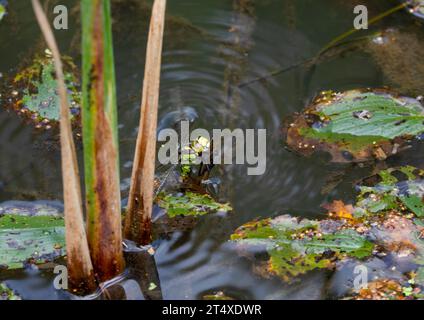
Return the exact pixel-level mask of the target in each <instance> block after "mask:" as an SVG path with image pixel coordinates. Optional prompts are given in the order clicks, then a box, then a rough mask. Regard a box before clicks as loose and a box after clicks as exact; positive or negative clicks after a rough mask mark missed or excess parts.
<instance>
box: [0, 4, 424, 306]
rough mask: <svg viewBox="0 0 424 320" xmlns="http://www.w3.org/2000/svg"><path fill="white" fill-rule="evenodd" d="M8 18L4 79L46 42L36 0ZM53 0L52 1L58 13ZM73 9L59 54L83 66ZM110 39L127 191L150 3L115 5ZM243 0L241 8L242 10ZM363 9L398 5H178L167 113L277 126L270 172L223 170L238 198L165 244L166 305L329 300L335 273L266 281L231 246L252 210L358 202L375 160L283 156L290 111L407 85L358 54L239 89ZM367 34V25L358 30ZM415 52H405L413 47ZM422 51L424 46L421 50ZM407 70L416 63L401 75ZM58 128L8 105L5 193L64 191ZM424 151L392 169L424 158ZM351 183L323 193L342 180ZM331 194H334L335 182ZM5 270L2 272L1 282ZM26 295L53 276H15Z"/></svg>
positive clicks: (202, 121)
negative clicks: (52, 130)
mask: <svg viewBox="0 0 424 320" xmlns="http://www.w3.org/2000/svg"><path fill="white" fill-rule="evenodd" d="M9 2H10V15H9V17H8V19H7V20H4V21H2V22H1V23H0V54H1V59H0V72H2V73H3V74H7V73H8V72H12V73H13V70H14V69H16V67H17V66H18V65H20V64H21V63H22V61H24V59H25V58H27V57H29V56H30V55H31V54H32V53H34V52H37V51H40V50H44V47H43V42H42V39H41V35H40V32H39V29H38V26H37V24H36V22H35V20H34V17H33V13H32V10H31V7H30V6H29V2H27V1H9ZM53 3H54V1H50V6H49V8H52V6H53ZM61 3H65V4H67V5H68V8H69V9H70V14H71V23H70V29H69V30H68V31H57V32H56V35H57V37H58V39H59V40H60V45H61V49H62V52H63V53H66V54H69V55H71V56H73V57H74V58H75V59H76V61H80V56H79V43H80V42H79V41H80V38H79V31H80V29H79V27H78V20H79V13H78V10H77V8H75V9H73V10H71V8H73V7H75V6H76V4H77V1H70V0H69V1H61ZM113 3H114V4H113V15H114V22H115V24H114V42H115V55H116V69H117V84H118V102H119V123H120V133H119V134H120V140H121V146H120V151H121V167H122V172H121V179H122V186H123V192H124V196H125V193H126V192H127V190H126V186H127V183H128V178H129V177H130V174H131V161H132V158H133V152H134V145H135V138H136V135H137V126H138V117H139V100H140V94H141V86H142V80H143V73H144V72H143V65H144V57H145V49H146V40H147V30H148V19H149V16H150V14H149V9H148V8H149V1H141V0H140V1H132V0H127V1H113ZM236 3H244V4H246V6H245V7H240V6H237V5H235V4H236ZM359 3H361V4H362V3H363V4H367V5H368V8H369V10H370V14H371V15H372V16H374V15H376V14H378V13H381V12H383V11H385V10H387V9H389V8H391V7H393V6H395V5H396V4H397V3H398V2H397V1H381V0H374V1H371V0H368V1H346V0H296V1H294V0H281V1H280V0H278V1H277V0H257V1H230V0H213V1H212V0H169V1H168V18H167V21H166V31H165V39H164V53H163V66H162V79H161V93H160V118H163V117H165V116H166V115H168V114H169V113H170V112H174V111H178V110H181V109H182V108H183V107H185V106H191V107H192V108H193V109H194V110H195V112H196V113H197V114H198V119H197V120H196V121H195V124H194V125H195V126H196V127H201V128H206V129H208V130H211V129H213V128H227V127H229V128H265V129H267V170H266V173H265V174H264V175H262V176H248V175H247V171H246V169H247V168H246V167H244V166H226V167H225V168H221V169H222V170H217V171H216V175H217V176H218V177H220V178H221V180H222V184H221V187H220V197H221V198H222V199H223V200H227V201H229V202H231V204H232V205H233V207H234V208H235V210H234V212H233V213H232V214H230V215H229V216H228V217H227V218H222V217H207V218H205V219H203V220H202V221H201V223H200V224H199V225H198V226H197V227H196V228H195V229H194V230H192V231H191V232H180V233H178V232H177V233H175V234H173V235H172V236H171V237H170V238H169V239H165V240H163V241H160V242H158V243H157V245H158V248H157V253H156V261H157V265H158V272H159V276H160V280H161V286H162V293H163V296H164V298H165V299H198V298H201V297H202V296H203V295H204V294H208V293H213V292H215V291H225V292H226V293H227V294H229V295H232V296H234V297H238V298H252V299H299V298H306V299H320V298H325V297H327V296H328V292H327V285H328V280H329V277H328V274H325V273H312V274H310V275H308V276H306V277H305V278H304V279H303V281H301V282H300V283H298V284H292V285H285V284H283V283H282V282H281V281H280V280H278V279H272V280H271V279H270V280H264V279H263V278H260V277H259V276H257V275H254V273H252V270H251V269H252V266H251V264H250V263H249V262H248V261H246V260H244V259H242V258H239V257H238V256H237V254H235V252H234V251H233V249H232V248H231V246H230V245H228V244H227V243H226V241H227V240H228V238H229V236H230V234H231V233H232V231H234V229H235V228H236V227H237V226H239V225H241V224H243V223H245V222H247V221H249V220H252V219H254V218H256V217H261V218H263V217H270V216H275V215H279V214H284V213H290V214H292V215H295V216H302V217H317V216H319V215H320V214H322V213H323V210H322V209H320V206H321V205H322V204H323V203H325V202H328V201H330V200H332V199H340V198H341V199H344V200H345V201H353V199H354V189H353V187H352V183H353V182H354V181H356V180H357V179H358V178H360V177H363V176H366V175H367V174H369V173H370V172H371V170H372V168H370V167H365V168H361V167H358V166H338V165H334V164H330V163H328V162H327V161H326V158H325V157H320V156H317V157H313V158H301V157H299V156H298V155H296V154H293V153H291V152H289V151H287V150H286V149H285V148H284V143H283V140H282V135H281V128H282V123H283V121H284V120H285V119H286V118H287V116H289V115H291V114H292V113H294V112H297V111H300V110H302V108H304V106H305V104H306V103H307V102H308V101H310V99H311V98H313V96H314V95H315V94H316V93H317V92H319V91H320V90H327V89H334V90H346V89H352V88H358V87H367V86H383V85H389V86H392V87H400V84H399V83H395V82H394V81H393V79H392V78H389V77H387V75H386V74H385V73H384V72H383V70H382V68H381V64H379V63H376V61H375V59H372V57H371V56H370V55H369V54H367V53H365V52H364V51H361V50H357V51H353V52H349V53H346V54H340V55H337V56H335V57H332V58H329V59H326V60H325V61H323V62H322V63H320V64H318V65H317V66H316V68H314V69H310V68H306V67H304V66H300V67H298V68H294V69H292V70H290V71H288V72H285V73H283V74H280V75H278V76H275V77H272V78H270V79H268V81H266V82H265V81H258V82H254V83H252V84H250V85H247V86H243V87H242V88H238V85H239V84H241V83H244V82H246V81H249V80H250V79H254V78H255V77H258V76H259V75H263V74H266V73H268V72H270V71H272V70H275V69H279V68H286V67H289V66H291V65H296V64H298V63H299V62H301V61H303V60H305V59H308V58H311V57H313V56H314V55H316V54H317V52H319V51H320V49H321V48H322V47H324V46H325V45H326V44H327V43H328V42H329V41H331V40H332V39H333V38H334V37H336V36H337V35H340V34H341V33H343V32H345V31H347V30H349V29H350V28H352V21H353V18H354V15H353V7H354V6H355V5H357V4H359ZM384 27H392V28H398V29H403V28H406V29H407V30H408V31H407V32H408V33H412V34H416V36H417V37H420V39H421V37H423V35H424V28H423V24H421V23H419V22H418V20H417V19H416V18H414V17H413V16H411V15H408V14H407V13H406V12H403V11H402V12H398V13H397V14H395V15H393V16H391V17H388V18H386V19H385V20H384V21H383V23H380V24H379V25H378V26H377V27H376V28H375V29H374V31H375V30H378V29H382V28H384ZM366 34H369V32H364V33H362V34H361V35H362V36H363V35H366ZM405 50H409V48H405ZM421 52H422V51H421ZM404 71H405V73H407V72H408V70H404ZM49 135H50V134H49V133H43V134H41V133H37V132H35V131H34V130H33V129H32V128H31V126H26V125H24V124H23V122H22V120H21V119H20V118H19V117H18V116H16V115H15V114H12V113H8V112H7V111H5V110H1V109H0V201H6V200H22V199H25V200H31V199H46V200H47V199H61V183H62V182H61V176H60V158H59V150H58V148H57V146H55V144H54V143H51V142H50V140H51V137H50V136H49ZM423 149H424V148H423V147H422V146H421V147H417V148H414V149H411V150H410V151H407V152H406V153H403V154H402V155H400V156H397V157H395V158H393V159H390V160H389V161H388V162H387V163H388V164H389V165H398V164H403V163H409V164H413V165H419V163H418V161H419V158H418V156H419V155H420V154H422V152H423ZM337 176H341V177H342V178H343V182H342V183H340V184H339V185H338V186H337V188H336V189H332V190H331V188H325V187H326V186H328V181H330V180H334V179H331V178H332V177H333V178H334V177H337ZM327 189H328V191H327V192H325V190H327ZM5 277H6V276H5V275H2V274H1V273H0V280H1V279H2V278H3V279H4V278H5ZM8 277H9V279H10V277H12V278H13V280H10V281H9V282H8V283H9V285H10V286H12V287H13V288H16V289H17V290H18V291H19V293H21V294H22V295H23V297H24V298H28V299H33V298H53V299H55V298H58V295H57V293H56V292H55V291H54V289H53V288H52V285H51V275H50V274H49V273H45V274H36V275H33V274H32V273H30V272H27V271H25V272H19V273H18V274H13V275H8Z"/></svg>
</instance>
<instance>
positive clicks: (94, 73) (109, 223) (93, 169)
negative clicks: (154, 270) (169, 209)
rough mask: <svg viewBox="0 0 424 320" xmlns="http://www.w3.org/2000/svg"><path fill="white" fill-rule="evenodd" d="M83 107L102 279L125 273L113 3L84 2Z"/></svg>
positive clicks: (94, 247)
mask: <svg viewBox="0 0 424 320" xmlns="http://www.w3.org/2000/svg"><path fill="white" fill-rule="evenodd" d="M81 9H82V10H81V11H82V29H83V35H82V53H83V68H82V72H83V82H82V84H83V88H82V91H83V103H82V106H83V107H82V126H83V143H84V163H85V186H86V208H87V233H88V243H89V247H90V252H91V259H92V261H93V266H94V271H95V274H96V278H97V280H98V281H99V282H105V281H107V280H110V279H112V278H113V277H115V276H117V275H118V274H120V273H121V272H122V271H123V269H124V259H123V252H122V225H121V197H120V187H119V185H120V183H119V152H118V129H117V107H116V104H117V103H116V84H115V69H114V57H113V43H112V26H111V12H110V0H82V2H81Z"/></svg>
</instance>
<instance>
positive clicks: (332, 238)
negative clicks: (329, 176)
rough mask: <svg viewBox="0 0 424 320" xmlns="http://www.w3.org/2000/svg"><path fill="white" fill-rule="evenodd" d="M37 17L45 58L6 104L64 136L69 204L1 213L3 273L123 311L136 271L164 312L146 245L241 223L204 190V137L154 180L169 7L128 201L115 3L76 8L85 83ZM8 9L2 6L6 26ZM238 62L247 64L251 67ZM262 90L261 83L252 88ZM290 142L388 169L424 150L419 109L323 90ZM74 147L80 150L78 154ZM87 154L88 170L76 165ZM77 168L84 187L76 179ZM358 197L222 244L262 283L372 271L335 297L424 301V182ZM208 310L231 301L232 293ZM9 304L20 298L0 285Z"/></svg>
mask: <svg viewBox="0 0 424 320" xmlns="http://www.w3.org/2000/svg"><path fill="white" fill-rule="evenodd" d="M32 4H33V8H34V12H35V15H36V17H37V21H38V23H39V25H40V27H41V30H42V33H43V35H44V38H45V41H46V45H47V47H48V48H47V49H46V50H45V51H44V53H43V54H38V55H35V56H33V59H32V62H31V63H29V64H28V63H26V64H25V65H24V66H22V68H21V69H20V70H19V71H17V72H16V74H15V75H13V76H9V77H7V79H6V81H5V85H3V87H2V88H1V89H2V96H1V99H2V100H1V102H2V105H4V107H5V108H7V109H8V110H13V111H15V112H16V113H17V114H19V115H21V116H23V117H24V119H26V120H27V121H28V122H30V123H31V124H33V125H34V126H35V127H36V128H37V129H52V128H55V129H56V131H57V132H58V133H59V135H60V146H61V164H62V179H63V199H64V204H63V206H62V205H61V204H60V205H58V204H57V203H52V202H39V201H36V202H33V203H16V202H13V203H3V204H0V272H2V270H3V271H11V270H15V269H22V268H40V267H44V268H46V269H51V268H52V267H54V266H56V265H59V264H66V265H67V268H68V271H69V284H70V287H69V289H70V290H69V292H68V295H67V296H66V297H67V298H74V299H75V298H77V297H78V296H79V297H82V296H84V297H85V298H87V299H98V298H106V297H109V298H125V297H121V296H120V293H118V291H119V290H116V287H114V286H115V285H116V284H117V283H123V282H125V281H126V279H125V276H123V275H125V274H126V272H131V271H133V269H136V268H141V269H142V271H143V272H141V273H143V274H144V275H143V277H144V278H146V279H144V284H141V285H140V287H141V288H142V289H143V295H144V296H145V297H148V298H152V299H155V298H157V299H160V298H162V295H161V293H160V281H158V279H157V278H158V275H157V270H156V269H155V263H154V256H155V248H154V247H153V246H151V244H152V242H153V241H154V240H157V239H158V238H160V237H162V236H163V234H162V233H161V232H155V227H157V226H160V227H163V225H165V228H164V229H165V230H167V231H166V232H165V233H169V232H174V231H178V230H183V229H185V228H187V227H188V228H192V227H193V226H194V225H195V224H196V223H197V222H198V221H200V219H202V217H203V216H205V215H212V214H215V213H221V212H231V211H232V210H233V209H232V206H231V204H229V203H223V202H219V201H217V199H215V198H214V196H213V195H212V194H211V193H210V192H208V191H209V190H207V188H206V187H205V181H207V180H208V178H209V175H210V173H211V171H212V170H214V168H215V167H216V166H214V165H210V166H203V164H202V163H201V164H200V165H199V164H194V163H195V161H194V160H195V159H196V158H198V157H200V156H201V153H202V151H204V150H205V149H206V148H211V147H212V144H213V142H211V141H208V140H207V139H206V138H203V137H199V138H198V139H197V140H196V141H193V142H192V144H191V145H189V146H185V147H184V146H179V147H180V149H179V157H180V158H181V159H182V158H188V160H193V164H191V163H189V164H186V165H182V166H176V167H172V168H170V170H169V171H168V172H167V173H166V175H165V178H164V179H163V178H162V177H159V176H158V175H157V170H156V169H157V168H156V162H155V157H156V156H155V155H156V153H157V145H156V132H157V123H158V104H159V87H160V71H161V58H162V46H163V43H162V42H163V34H164V23H165V21H166V19H165V12H166V11H165V9H166V1H165V0H155V1H154V5H153V7H152V8H150V7H149V10H150V9H151V10H152V15H151V22H150V30H149V37H148V43H147V50H146V59H145V60H146V61H145V75H144V81H143V88H142V101H141V106H140V120H139V127H138V135H137V140H136V146H135V154H134V161H133V162H132V166H133V168H132V177H131V181H130V190H129V197H128V199H127V201H125V202H123V201H122V199H121V190H120V176H119V172H120V167H121V163H120V159H119V139H118V119H117V95H116V82H115V62H114V51H113V39H112V12H111V3H110V1H109V0H95V1H91V0H82V1H80V10H81V25H82V39H81V52H82V68H81V70H79V69H78V67H77V65H76V64H75V63H74V62H73V60H72V58H70V57H68V56H64V55H61V54H60V52H59V49H58V46H57V43H56V41H55V38H54V35H53V32H52V30H51V27H50V23H49V21H48V20H47V17H46V15H45V13H44V10H43V9H42V7H41V5H40V3H39V1H38V0H33V1H32ZM405 8H406V9H408V10H409V11H410V12H411V13H413V14H414V15H416V16H417V17H418V18H422V17H423V16H424V3H423V1H407V2H402V5H399V6H397V7H396V8H395V10H391V11H390V12H391V13H393V12H396V11H398V10H400V9H405ZM6 10H7V6H6V5H5V4H3V3H2V2H0V23H3V22H4V21H2V20H3V19H4V17H6ZM249 12H250V11H249ZM385 16H387V15H386V14H383V15H381V16H380V18H381V19H382V18H383V17H385ZM411 18H414V17H412V16H411ZM375 21H376V20H375ZM352 34H353V32H348V33H347V34H345V35H342V36H341V37H339V38H337V39H335V40H336V41H334V42H332V43H330V44H329V45H328V46H327V47H326V48H324V49H323V50H322V51H321V52H320V53H319V54H318V56H317V57H315V58H314V59H312V60H308V61H307V63H306V64H307V65H308V66H309V67H311V66H313V65H314V64H316V63H318V61H320V59H325V58H326V55H331V52H332V50H335V49H340V48H336V44H339V43H340V42H341V41H342V40H344V39H345V38H346V37H347V36H351V35H352ZM392 35H393V31H385V32H380V33H379V34H378V35H377V36H375V37H373V38H372V39H373V40H372V45H375V44H376V42H378V44H380V45H381V44H382V43H383V44H384V37H385V36H392ZM369 40H370V39H369V38H368V39H367V41H368V45H367V46H366V47H365V50H368V52H371V54H372V55H373V56H374V58H375V57H378V56H379V55H380V54H381V52H380V51H378V50H377V49H375V48H374V47H372V45H370V44H369V43H370V42H369ZM348 45H350V44H348ZM355 45H357V44H356V43H355ZM361 48H362V49H363V48H364V47H361ZM238 63H239V65H241V66H243V65H244V63H243V61H241V62H240V61H239V62H238ZM279 73H280V71H276V72H274V73H272V74H271V75H267V76H266V77H270V76H271V77H272V76H275V75H276V74H279ZM392 76H393V77H394V78H395V79H396V75H393V74H392ZM233 78H237V75H234V74H232V75H230V74H229V75H228V81H229V82H231V81H230V80H231V79H233ZM233 80H234V79H233ZM257 80H262V79H255V80H253V81H252V82H249V83H245V84H243V86H247V85H250V84H251V83H253V82H255V81H257ZM414 89H415V88H414ZM418 89H419V88H418ZM3 92H4V93H3ZM233 98H234V99H235V97H234V96H233ZM283 133H284V140H285V144H286V147H287V148H288V149H289V150H291V151H293V152H295V153H296V154H297V155H298V156H299V157H314V156H316V154H317V153H324V154H327V155H329V157H330V162H333V163H345V164H346V163H352V164H358V163H359V164H360V165H362V166H366V165H369V164H374V163H377V162H382V161H385V160H386V159H388V158H390V157H392V156H395V155H397V154H399V153H402V152H404V151H405V150H406V149H408V148H410V147H411V144H413V143H415V142H418V143H420V141H422V140H423V135H424V107H423V98H422V97H420V96H418V97H409V96H405V95H401V94H399V93H397V92H396V91H395V90H392V89H388V88H362V89H356V90H348V91H343V92H338V91H333V90H328V91H323V92H320V93H319V94H318V95H317V96H316V97H315V98H314V99H313V100H312V101H311V102H310V103H309V105H308V106H307V107H306V108H305V109H304V110H303V111H301V112H299V113H296V114H293V115H292V117H291V118H290V119H287V120H286V121H285V124H284V128H283ZM75 136H77V137H78V138H81V139H78V140H77V141H76V142H75V141H74V140H75V139H74V137H75ZM80 144H81V145H82V147H83V148H82V153H83V163H78V161H77V159H78V157H77V149H79V147H80ZM185 151H189V152H188V154H187V153H185ZM80 165H81V166H80ZM80 167H83V170H84V175H80V172H79V170H80ZM171 174H173V175H174V176H176V181H175V182H174V183H173V185H172V186H171V187H169V186H166V184H167V183H168V182H167V180H168V178H169V176H170V175H171ZM82 178H84V188H82V186H81V181H82ZM164 186H166V187H164ZM356 188H357V195H356V198H355V199H354V201H353V202H352V203H350V204H348V203H345V202H343V201H341V200H334V201H333V202H332V203H329V204H327V205H326V206H325V209H326V214H325V215H321V217H320V218H317V219H306V218H301V217H298V216H297V215H296V212H294V213H293V214H294V215H288V214H284V215H280V216H276V217H273V218H266V219H263V218H261V217H259V218H257V219H255V220H253V221H250V222H247V223H245V224H243V225H242V226H240V227H238V228H237V229H236V230H234V232H233V233H232V235H231V236H230V238H229V239H228V241H227V242H228V244H230V245H231V246H232V248H233V249H234V250H235V252H237V253H238V254H239V255H240V256H241V257H244V258H246V259H247V260H248V261H249V263H250V264H251V265H252V270H253V273H256V274H257V275H259V276H261V277H264V278H267V279H271V278H277V279H279V281H281V283H282V284H292V283H296V282H299V281H301V280H302V277H304V276H306V275H308V274H310V273H312V272H316V271H317V270H320V271H322V272H327V273H329V274H337V273H341V272H343V271H344V270H346V268H350V267H351V266H352V265H355V266H356V265H358V266H364V267H365V268H370V269H371V268H372V269H373V270H374V271H373V272H375V273H378V274H379V277H378V278H371V277H370V278H369V279H367V280H369V282H368V284H367V286H365V287H361V288H352V287H349V288H346V290H345V291H344V292H343V293H342V294H339V295H338V296H337V297H335V298H338V299H399V300H403V299H424V291H423V290H424V171H423V170H422V169H419V168H416V167H413V166H408V165H406V166H402V167H395V168H385V169H382V170H376V173H375V174H374V175H372V176H370V177H366V178H363V179H361V181H360V182H359V183H358V184H357V186H356ZM82 190H84V193H82ZM318 210H319V209H318V208H317V212H318ZM158 211H159V212H160V214H159V215H156V213H157V212H158ZM170 230H171V231H170ZM376 263H377V265H378V267H375V265H376ZM134 265H135V267H134ZM146 270H147V271H146ZM144 271H146V272H144ZM224 272H225V271H224ZM146 275H148V276H146ZM146 283H147V285H146ZM99 288H101V290H99ZM108 288H109V289H108ZM108 290H109V291H108ZM203 298H204V299H207V300H227V299H232V297H231V296H230V295H227V294H226V292H225V290H222V291H218V292H217V293H216V294H206V295H204V297H203ZM1 299H9V300H14V299H19V296H18V294H17V293H16V292H14V291H13V290H12V289H11V288H9V287H8V286H7V285H6V284H4V283H1V282H0V300H1Z"/></svg>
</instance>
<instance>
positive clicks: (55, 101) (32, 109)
mask: <svg viewBox="0 0 424 320" xmlns="http://www.w3.org/2000/svg"><path fill="white" fill-rule="evenodd" d="M62 60H63V63H64V68H65V71H64V72H65V73H64V77H65V85H66V87H67V89H68V92H69V93H70V94H69V95H68V102H69V105H70V106H71V120H75V119H76V118H77V115H79V114H80V102H81V93H80V90H79V80H78V78H77V75H76V74H77V67H76V66H75V64H74V63H73V61H72V59H71V58H70V57H67V56H63V57H62ZM9 85H10V86H11V87H13V88H14V89H15V90H14V94H13V93H12V95H11V96H10V97H8V99H7V100H6V101H10V105H9V107H10V108H12V109H14V110H15V111H16V112H17V113H18V114H21V115H26V116H27V117H28V118H30V119H31V120H32V121H33V122H34V123H35V124H36V125H37V126H39V127H46V128H47V126H51V124H52V123H57V122H58V121H59V119H60V98H59V94H58V92H57V81H56V78H55V69H54V63H53V60H52V57H51V53H50V52H49V51H48V50H46V54H45V56H40V55H37V56H36V57H35V58H34V60H33V62H32V64H31V65H29V66H27V67H25V68H24V69H22V70H20V71H19V72H18V73H17V74H16V75H15V77H14V79H13V81H12V82H11V83H10V84H9Z"/></svg>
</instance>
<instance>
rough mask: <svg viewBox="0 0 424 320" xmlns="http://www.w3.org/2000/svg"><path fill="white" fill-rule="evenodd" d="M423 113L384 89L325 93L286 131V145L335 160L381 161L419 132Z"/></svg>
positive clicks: (423, 125)
mask: <svg viewBox="0 0 424 320" xmlns="http://www.w3.org/2000/svg"><path fill="white" fill-rule="evenodd" d="M423 121H424V109H423V107H422V105H421V103H420V102H419V101H418V100H416V99H412V98H407V97H402V96H398V95H396V94H394V93H392V92H390V91H387V90H385V89H381V90H370V89H366V90H351V91H346V92H343V93H337V92H333V91H324V92H322V93H321V94H320V95H318V96H317V97H316V98H315V99H314V101H313V102H312V104H311V105H310V106H309V107H307V108H306V109H305V110H304V111H303V113H301V114H300V115H297V116H295V117H294V120H293V121H291V122H290V124H289V125H288V126H287V129H286V136H287V137H286V138H287V144H288V146H289V147H290V148H291V149H293V150H295V151H297V152H299V153H301V154H303V155H311V154H313V153H314V152H316V151H326V152H328V153H330V154H331V156H332V161H334V162H362V161H368V160H373V159H377V160H385V159H386V158H388V157H389V156H391V155H394V154H396V153H398V152H399V151H401V149H402V148H403V147H404V146H405V145H406V144H407V143H408V141H409V140H410V139H412V138H414V137H419V136H420V134H422V133H424V123H423Z"/></svg>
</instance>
